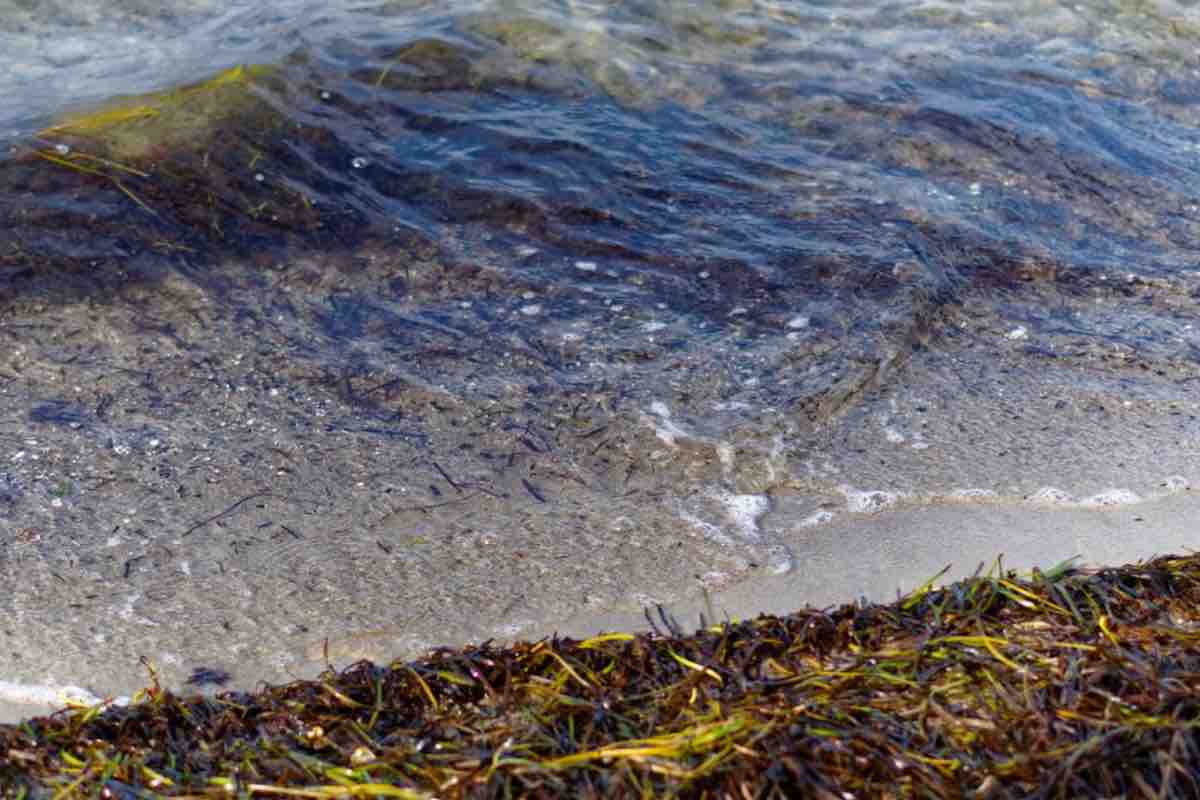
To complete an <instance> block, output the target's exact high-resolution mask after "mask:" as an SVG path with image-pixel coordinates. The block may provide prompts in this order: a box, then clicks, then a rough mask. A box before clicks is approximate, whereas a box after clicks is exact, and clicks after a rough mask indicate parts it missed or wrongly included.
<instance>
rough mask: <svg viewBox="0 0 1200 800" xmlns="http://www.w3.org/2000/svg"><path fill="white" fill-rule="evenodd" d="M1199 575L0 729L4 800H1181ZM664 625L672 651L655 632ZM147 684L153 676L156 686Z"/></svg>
mask: <svg viewBox="0 0 1200 800" xmlns="http://www.w3.org/2000/svg"><path fill="white" fill-rule="evenodd" d="M1197 608H1200V556H1195V555H1189V556H1186V557H1180V556H1165V557H1161V558H1157V559H1154V560H1153V561H1150V562H1146V563H1141V564H1137V565H1131V566H1125V567H1120V568H1103V569H1095V570H1083V569H1078V568H1075V567H1073V566H1072V565H1071V564H1070V563H1064V564H1061V565H1058V566H1056V567H1055V568H1053V569H1051V570H1049V571H1045V572H1043V571H1038V570H1034V571H1033V573H1032V574H1030V575H1025V576H1021V575H1018V574H1017V573H1015V572H1013V571H1011V570H1010V571H1004V570H1003V569H1001V568H1000V567H999V565H997V566H996V567H994V568H993V569H992V570H991V571H989V572H988V573H986V574H979V573H977V574H976V575H975V576H974V577H972V578H970V579H967V580H964V581H960V582H958V583H954V584H952V585H949V586H946V587H941V588H938V587H935V586H934V582H933V581H930V582H929V583H927V584H926V585H924V586H922V587H920V588H919V589H917V590H916V591H915V592H913V593H911V594H909V595H907V596H904V597H901V598H899V599H898V600H897V601H896V602H894V603H891V604H888V605H870V604H848V605H844V606H841V607H840V608H837V609H826V610H817V609H813V608H806V609H804V610H802V611H798V612H796V613H794V614H791V615H789V616H786V617H773V616H761V617H759V618H757V619H753V620H746V621H740V622H725V623H724V624H720V625H711V626H708V627H706V628H703V629H701V630H699V631H697V632H696V633H694V634H692V635H688V636H683V635H680V632H679V626H678V623H677V622H676V621H675V620H673V619H671V618H670V616H669V615H667V614H666V613H665V612H663V611H662V610H661V609H660V610H659V611H658V617H659V620H660V622H661V627H660V625H659V624H657V623H654V620H653V618H652V617H650V616H649V614H648V615H647V616H648V618H650V619H651V622H652V625H653V627H654V628H655V632H654V633H643V634H630V633H608V634H602V635H599V636H595V637H592V638H590V639H586V640H582V641H576V640H572V639H560V638H552V639H546V640H542V641H538V642H520V643H517V644H515V645H513V646H511V647H507V648H502V647H498V646H495V645H493V644H492V643H491V642H484V643H482V644H479V645H474V646H469V647H466V648H463V649H460V650H451V649H445V648H443V649H438V650H435V651H433V652H431V653H429V654H428V655H426V656H425V657H423V658H421V659H418V660H416V661H411V662H400V661H397V662H394V663H392V664H390V665H388V666H378V665H375V664H372V663H370V662H366V661H363V662H359V663H356V664H354V665H352V666H350V667H348V668H346V669H344V670H342V671H337V670H335V669H333V668H332V667H330V668H328V669H327V670H326V672H325V673H324V674H322V675H321V676H320V677H319V678H318V679H317V680H314V681H297V682H295V683H291V684H288V685H285V686H273V687H267V688H265V689H263V690H262V691H260V692H258V693H257V694H246V693H241V692H232V691H229V692H224V693H222V694H220V695H218V696H215V697H181V696H178V695H176V694H174V693H172V692H170V691H167V690H164V689H163V688H161V686H160V685H159V684H158V682H157V679H156V677H155V674H154V672H153V668H152V667H150V670H151V672H150V675H151V679H152V686H151V687H150V688H147V689H145V690H143V691H142V692H141V693H140V694H139V696H138V697H137V698H135V703H134V704H132V705H130V706H127V707H112V708H107V709H105V708H102V707H95V708H69V709H65V710H63V711H60V712H58V713H56V714H54V715H52V716H49V717H42V718H36V719H31V720H28V721H26V722H23V723H21V724H20V725H19V726H0V783H2V785H3V787H4V788H3V794H2V796H3V797H5V798H51V797H53V798H73V797H106V798H108V797H120V798H135V797H136V798H149V797H215V796H224V795H236V796H238V797H252V796H276V795H285V796H293V797H311V798H332V797H401V798H421V797H435V796H436V797H442V798H447V797H515V796H522V797H551V796H554V797H559V796H570V797H602V796H603V797H610V796H614V797H630V796H639V797H644V796H660V795H661V796H686V797H801V796H803V797H827V798H834V797H1013V796H1021V797H1028V796H1039V797H1080V796H1107V797H1115V796H1128V797H1138V796H1147V797H1149V796H1153V797H1194V796H1196V795H1197V794H1198V793H1200V747H1198V744H1200V743H1198V741H1197V733H1196V732H1197V724H1198V722H1197V720H1198V718H1200V701H1198V700H1197V697H1198V696H1200V695H1198V689H1200V650H1198V649H1197V648H1196V643H1197V640H1198V639H1200V614H1198V613H1197V611H1196V609H1197ZM664 628H665V630H664ZM148 666H149V665H148Z"/></svg>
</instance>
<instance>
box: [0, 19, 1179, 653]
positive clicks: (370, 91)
mask: <svg viewBox="0 0 1200 800" xmlns="http://www.w3.org/2000/svg"><path fill="white" fill-rule="evenodd" d="M8 5H10V4H8V3H3V2H0V19H2V20H3V23H0V26H2V27H0V36H2V37H3V38H2V39H0V41H2V42H3V43H4V46H3V47H0V50H2V51H3V55H0V76H4V77H0V90H3V91H4V93H5V94H6V95H11V96H13V97H15V98H16V101H15V102H13V103H11V104H8V105H6V107H5V108H4V109H3V110H0V136H3V137H4V141H5V142H6V144H7V149H6V152H4V153H3V155H0V230H3V234H2V236H3V241H2V242H0V331H3V333H4V335H5V336H6V337H7V339H8V342H7V344H6V346H7V347H8V348H9V350H8V351H7V354H6V357H5V358H3V359H0V382H2V383H0V408H2V412H0V425H3V427H2V428H0V433H2V435H3V437H4V438H3V439H2V440H0V442H2V444H0V446H2V447H3V448H4V450H3V453H0V464H3V466H0V523H2V525H3V528H4V531H5V532H4V533H3V534H2V535H3V537H4V544H5V548H6V549H5V550H4V553H5V555H4V557H3V560H2V561H0V564H2V565H3V568H4V569H5V570H8V571H9V572H11V573H12V574H13V575H20V576H22V579H23V580H24V581H26V582H27V583H29V584H30V585H31V586H38V587H42V588H41V589H38V590H37V591H34V590H31V591H30V592H28V593H26V596H24V597H16V598H13V599H10V600H9V601H8V603H9V606H10V607H9V608H8V609H6V610H7V611H8V612H9V613H10V614H11V615H12V616H13V617H14V618H17V619H21V620H24V621H25V622H26V623H27V627H28V628H29V629H30V630H34V629H37V628H38V627H39V626H41V628H42V629H43V630H44V633H42V634H36V635H35V634H29V633H26V634H21V635H22V636H24V637H26V638H24V639H23V640H22V642H21V645H20V646H21V647H26V648H29V649H33V650H36V649H37V648H38V647H42V646H43V645H44V646H45V647H47V648H49V647H51V644H50V643H51V641H52V640H53V639H54V633H55V629H54V627H53V626H54V625H60V626H61V624H62V623H61V622H55V623H52V622H50V621H51V620H63V619H75V620H77V622H78V624H77V625H74V628H73V632H72V634H71V636H72V637H74V638H73V639H72V641H74V642H75V644H73V645H71V646H72V647H77V648H79V650H80V651H81V652H82V651H86V650H88V649H89V648H96V647H101V648H105V647H106V648H110V650H111V651H112V653H121V652H129V651H130V650H131V649H136V648H137V647H142V646H144V647H152V648H157V649H159V650H161V653H163V654H165V655H161V656H160V657H161V658H162V659H166V660H167V661H168V662H170V663H174V664H176V666H177V668H178V669H179V670H184V669H185V667H186V666H187V664H189V663H191V659H192V657H191V656H186V657H185V656H183V655H181V653H184V652H187V653H195V654H197V655H196V656H195V658H207V659H210V660H211V659H215V658H218V657H219V656H218V654H220V653H222V652H223V651H222V650H221V646H222V645H218V644H214V642H215V641H223V642H225V643H226V644H228V647H229V650H228V652H225V654H224V655H223V656H220V657H223V658H226V659H227V661H229V663H230V664H240V665H254V666H249V667H245V670H248V672H243V674H250V675H256V676H266V675H277V674H279V672H280V671H282V672H283V673H286V672H287V670H294V669H299V666H297V665H299V664H306V663H309V662H310V661H313V660H315V659H317V656H316V655H314V653H315V652H316V651H314V650H313V648H314V647H315V645H314V642H315V641H320V640H321V639H322V638H332V639H334V640H335V641H336V642H341V643H342V644H341V645H337V646H335V653H334V655H335V656H338V657H346V658H348V657H350V656H352V655H356V654H367V655H372V656H374V657H379V656H380V655H381V654H386V653H387V652H390V651H396V650H400V649H404V648H406V647H407V648H412V647H415V646H417V645H419V644H421V643H430V642H433V641H436V639H437V637H438V636H442V635H446V632H447V631H454V632H455V634H454V635H456V636H458V635H462V636H467V635H470V636H488V635H496V634H497V633H498V632H499V633H503V634H505V635H508V634H512V633H518V632H519V631H520V630H522V626H523V625H528V624H532V623H533V622H534V621H539V620H540V621H546V620H553V619H555V618H559V617H565V616H566V615H568V614H574V613H577V612H579V611H581V610H583V611H586V610H587V609H589V608H597V609H599V608H607V607H611V606H613V605H614V604H616V603H619V602H629V601H633V602H638V603H653V602H658V601H665V600H667V599H670V597H671V596H672V595H673V593H676V592H678V591H683V590H685V589H687V588H689V587H692V586H696V585H700V586H720V585H723V584H725V583H728V582H730V581H733V580H735V579H738V578H740V577H744V576H746V575H751V574H754V573H755V572H756V571H767V572H776V573H778V572H786V571H787V570H788V569H789V568H790V567H791V565H792V563H793V561H794V559H795V558H797V557H803V536H804V531H805V530H808V529H810V528H811V527H812V526H819V525H822V524H824V523H826V522H828V521H830V520H832V519H834V518H835V517H838V516H847V515H851V516H853V515H863V516H869V515H872V514H878V513H886V511H887V510H888V509H889V508H892V507H895V506H898V505H902V504H906V503H907V504H912V503H946V502H1030V503H1037V504H1059V505H1077V506H1106V505H1121V504H1128V503H1132V502H1138V501H1139V500H1141V499H1147V498H1150V497H1156V496H1159V495H1162V494H1170V493H1174V492H1179V491H1184V490H1186V489H1187V487H1188V486H1189V485H1190V483H1191V482H1192V481H1193V480H1195V479H1197V478H1198V477H1200V474H1198V473H1197V470H1196V469H1195V467H1194V463H1196V462H1195V455H1196V452H1195V451H1196V450H1197V443H1198V442H1200V438H1198V437H1197V432H1198V430H1197V423H1196V412H1197V408H1198V407H1197V404H1196V403H1195V402H1194V401H1193V399H1192V395H1191V394H1190V387H1191V386H1192V385H1194V382H1195V381H1196V380H1197V379H1198V378H1200V370H1198V369H1197V358H1196V353H1197V345H1200V338H1198V336H1200V333H1198V331H1197V328H1196V327H1195V326H1196V324H1197V318H1196V314H1195V312H1194V301H1195V297H1196V296H1197V293H1198V292H1200V269H1198V267H1197V254H1198V245H1200V204H1198V203H1197V200H1196V189H1195V186H1196V185H1197V180H1196V179H1197V177H1200V176H1198V175H1197V172H1198V171H1197V156H1198V153H1200V127H1198V126H1197V122H1198V121H1200V108H1198V104H1200V57H1198V56H1197V42H1198V41H1200V12H1197V11H1196V10H1195V9H1194V8H1193V7H1192V6H1191V5H1188V4H1183V3H1179V4H1170V3H1160V4H1154V5H1147V4H1140V3H1120V2H1113V3H1101V2H1094V3H1085V4H1078V3H1073V4H1069V5H1068V4H1059V3H1050V2H1026V3H1020V4H1013V3H994V4H993V3H983V2H976V3H969V4H965V5H963V4H957V3H956V4H941V3H905V4H896V3H868V4H853V5H837V4H828V3H772V2H750V1H749V0H746V1H744V2H736V1H733V0H730V1H728V2H705V3H691V2H689V3H684V2H642V3H636V2H635V3H623V4H610V3H585V2H559V3H532V2H529V3H521V2H499V1H497V2H478V3H470V4H467V3H464V4H455V5H454V6H453V9H452V10H447V9H446V7H445V4H438V3H428V2H385V3H354V4H351V3H332V4H331V3H306V2H289V3H276V4H271V6H270V9H269V10H264V7H263V6H262V4H239V3H232V2H229V3H217V2H211V3H208V2H199V1H198V0H197V2H192V3H178V4H172V5H167V6H163V5H162V4H157V3H156V4H138V3H99V4H90V5H89V4H71V5H70V9H69V13H67V12H68V9H67V7H66V6H63V8H61V9H58V11H59V12H62V13H61V14H57V13H56V14H50V13H49V11H48V10H47V11H46V12H45V13H43V10H39V11H38V12H37V13H36V14H34V13H31V12H29V11H26V10H23V9H25V4H12V7H11V8H7V6H8ZM39 9H41V7H39ZM46 9H51V6H46ZM1014 20H1016V22H1014ZM48 43H52V45H50V44H48ZM868 546H869V545H868ZM64 585H70V586H73V587H76V591H74V592H73V593H72V592H66V591H65V590H63V589H62V588H61V587H62V586H64ZM56 587H57V588H56ZM397 587H402V588H397ZM481 605H482V606H484V607H486V608H489V609H492V610H491V611H490V612H489V613H488V614H487V615H485V616H486V617H487V619H486V620H481V619H479V618H478V615H476V614H475V613H474V611H473V609H476V608H478V607H480V606H481ZM198 609H203V610H201V611H198ZM107 617H112V618H114V619H119V620H121V622H111V620H110V621H109V622H106V623H105V624H106V625H107V624H111V625H112V631H111V632H109V633H104V632H93V628H94V627H95V626H96V624H97V620H99V619H106V618H107ZM180 617H188V618H193V619H195V620H196V625H195V626H194V628H193V630H191V631H189V632H187V634H186V635H184V634H174V633H172V634H170V635H166V634H164V632H163V629H164V628H165V627H169V626H170V625H171V620H173V619H178V618H180ZM330 619H336V620H337V624H336V627H335V628H331V627H330V623H329V620H330ZM264 620H268V621H269V623H266V624H267V626H268V627H270V628H271V631H272V633H271V634H270V636H265V635H264V634H263V633H262V628H263V626H264V624H265V623H264ZM381 620H390V621H389V622H381ZM89 626H92V627H89ZM497 626H499V627H497ZM100 627H103V626H100ZM84 629H87V631H86V632H81V631H84ZM42 635H44V636H45V637H47V638H46V640H45V642H42V643H41V644H38V641H40V640H37V639H36V637H37V636H42ZM180 636H182V637H183V638H179V637H180ZM14 646H16V643H14ZM337 647H342V649H341V650H338V649H337ZM106 652H108V651H106ZM272 670H275V672H272ZM9 671H10V672H12V673H13V675H15V676H17V677H20V675H24V674H25V672H26V671H27V670H26V669H25V668H24V667H20V666H16V665H14V666H12V667H11V669H10V670H9ZM18 673H20V675H18ZM30 674H32V673H30Z"/></svg>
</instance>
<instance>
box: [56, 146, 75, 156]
mask: <svg viewBox="0 0 1200 800" xmlns="http://www.w3.org/2000/svg"><path fill="white" fill-rule="evenodd" d="M54 152H56V153H58V154H59V155H60V156H65V155H67V154H68V153H70V152H71V145H69V144H56V145H54Z"/></svg>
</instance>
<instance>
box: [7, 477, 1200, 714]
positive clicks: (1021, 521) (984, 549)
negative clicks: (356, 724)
mask: <svg viewBox="0 0 1200 800" xmlns="http://www.w3.org/2000/svg"><path fill="white" fill-rule="evenodd" d="M1198 518H1200V498H1198V497H1196V496H1195V495H1194V494H1192V493H1184V494H1179V495H1175V496H1171V497H1167V498H1163V499H1160V500H1156V501H1151V502H1145V503H1140V504H1136V505H1130V506H1123V507H1116V508H1108V509H1081V508H1073V509H1062V508H1047V507H1038V506H1033V505H1030V504H1028V503H957V504H940V505H931V506H923V507H912V508H902V509H898V510H892V511H886V512H882V513H879V514H875V515H856V516H847V517H846V518H844V519H843V520H841V521H838V522H835V523H831V524H829V525H827V526H823V527H820V528H814V529H811V530H809V531H807V532H805V533H803V534H797V535H796V536H795V537H794V541H793V542H792V545H793V547H794V551H795V553H796V556H797V558H796V561H797V565H796V568H795V570H794V571H793V572H792V573H791V574H788V575H781V576H759V577H756V578H755V579H753V580H748V581H744V582H741V583H737V584H734V585H731V586H728V587H725V588H723V589H719V590H716V591H713V592H711V593H710V594H709V597H708V600H707V601H705V600H704V598H703V597H702V596H701V595H699V594H696V595H693V596H691V597H687V598H684V599H682V600H680V601H677V602H674V603H670V604H668V605H667V607H666V608H667V611H669V612H670V613H671V614H672V615H673V616H674V617H675V618H676V619H677V620H678V621H679V622H680V624H681V625H682V626H683V627H684V628H685V629H689V630H690V629H692V628H694V627H695V626H696V625H697V624H698V620H699V617H700V614H702V613H703V614H705V615H706V616H708V617H710V618H711V617H712V616H714V615H715V616H716V617H717V618H718V619H719V618H723V617H724V616H726V615H728V616H729V617H730V618H735V619H737V618H745V617H749V616H753V615H755V614H758V613H771V614H786V613H788V612H789V611H792V610H795V609H796V608H799V607H802V606H803V605H805V604H809V605H813V606H817V607H824V606H828V605H834V604H840V603H842V602H847V601H850V600H853V599H855V598H866V599H868V600H871V601H883V602H886V601H888V600H890V599H893V598H894V596H895V593H896V592H898V591H909V590H911V589H913V588H915V587H917V586H919V585H920V584H921V583H923V582H924V581H925V580H927V579H928V578H930V577H931V576H933V575H934V574H936V573H938V572H939V571H940V570H941V569H942V568H943V567H946V566H949V567H950V570H949V571H948V572H947V573H946V574H945V576H944V577H943V578H942V579H941V582H950V581H953V580H955V579H957V578H960V577H963V576H965V575H968V574H970V573H972V572H973V571H974V570H975V569H976V567H977V566H978V565H980V564H982V565H984V568H985V570H986V568H987V567H989V566H992V565H993V564H994V563H995V560H996V558H997V557H999V556H1003V563H1004V565H1005V566H1006V567H1010V568H1017V569H1028V568H1030V567H1034V566H1037V567H1040V568H1043V569H1048V568H1050V567H1052V566H1054V565H1055V564H1057V563H1059V562H1061V561H1063V560H1065V559H1069V558H1072V557H1074V556H1080V558H1079V560H1078V561H1077V562H1076V563H1078V564H1080V565H1105V564H1109V565H1117V564H1123V563H1128V562H1132V561H1137V560H1141V559H1146V558H1149V557H1151V556H1154V555H1162V554H1167V553H1184V552H1189V551H1190V550H1191V549H1192V548H1194V547H1195V545H1196V543H1197V542H1198V541H1200V536H1198V535H1197V531H1196V520H1197V519H1198ZM475 611H476V613H477V614H478V616H479V617H480V624H481V627H486V626H487V622H488V621H489V620H488V618H489V616H493V618H492V619H491V620H490V621H491V622H495V623H500V622H503V621H504V616H503V615H502V614H500V615H497V612H502V609H494V608H493V609H484V608H477V609H475ZM646 628H647V623H646V620H645V617H644V616H643V610H642V607H641V606H639V605H637V604H636V603H628V604H625V605H624V606H622V607H617V608H613V609H609V610H605V611H603V612H595V613H586V614H581V615H576V616H573V617H570V618H567V619H543V620H538V621H536V622H535V623H534V624H532V625H530V626H529V627H527V628H526V629H525V630H523V631H522V633H521V636H522V637H525V638H529V637H534V638H536V637H539V636H543V635H550V634H552V633H556V632H557V633H559V634H561V635H569V636H575V637H583V636H587V635H590V634H594V633H597V632H601V631H611V630H644V629H646ZM466 641H467V640H466V639H463V638H461V637H457V638H456V637H449V638H447V639H446V640H445V641H443V642H441V643H442V644H445V645H450V646H453V645H458V644H464V643H466ZM414 655H415V653H414ZM28 657H29V659H30V660H35V659H36V660H37V662H38V663H39V664H41V665H42V666H43V667H44V669H45V672H46V674H51V675H59V676H70V677H74V678H75V679H77V680H81V681H88V680H90V681H96V680H98V679H100V677H99V676H105V675H108V676H112V677H117V676H120V675H122V674H125V675H136V674H137V671H138V668H139V667H138V664H137V659H136V658H135V657H132V656H131V657H130V659H129V660H128V663H126V664H100V663H96V664H86V665H85V664H80V663H78V662H77V661H75V660H74V659H72V660H71V662H69V663H67V662H64V661H63V659H62V657H61V655H58V654H56V653H55V652H54V651H53V650H52V649H47V650H46V651H45V652H41V653H36V654H34V653H30V654H28ZM346 664H347V662H346V661H345V660H344V659H337V660H335V665H336V666H339V667H342V666H346ZM317 668H318V667H317V665H316V664H311V665H309V667H308V668H307V669H305V670H300V671H299V674H297V675H296V677H312V676H313V675H314V674H315V671H314V670H316V669H317ZM121 682H122V683H123V684H125V685H126V686H128V685H129V683H128V681H121ZM6 688H7V690H8V691H9V692H10V693H12V692H14V690H15V689H16V688H17V687H14V686H12V685H9V686H8V687H6ZM44 699H45V698H43V700H44ZM49 710H51V707H50V706H49V705H47V704H45V703H44V702H43V703H32V704H31V703H24V704H22V703H17V702H13V697H9V698H6V699H4V700H3V701H0V721H2V722H14V721H17V720H18V719H20V718H23V717H25V716H29V715H33V714H41V713H46V712H48V711H49Z"/></svg>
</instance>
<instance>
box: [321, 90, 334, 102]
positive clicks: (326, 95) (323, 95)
mask: <svg viewBox="0 0 1200 800" xmlns="http://www.w3.org/2000/svg"><path fill="white" fill-rule="evenodd" d="M331 97H333V95H331V94H330V93H329V92H324V91H323V92H321V99H322V100H328V99H330V98H331Z"/></svg>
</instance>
